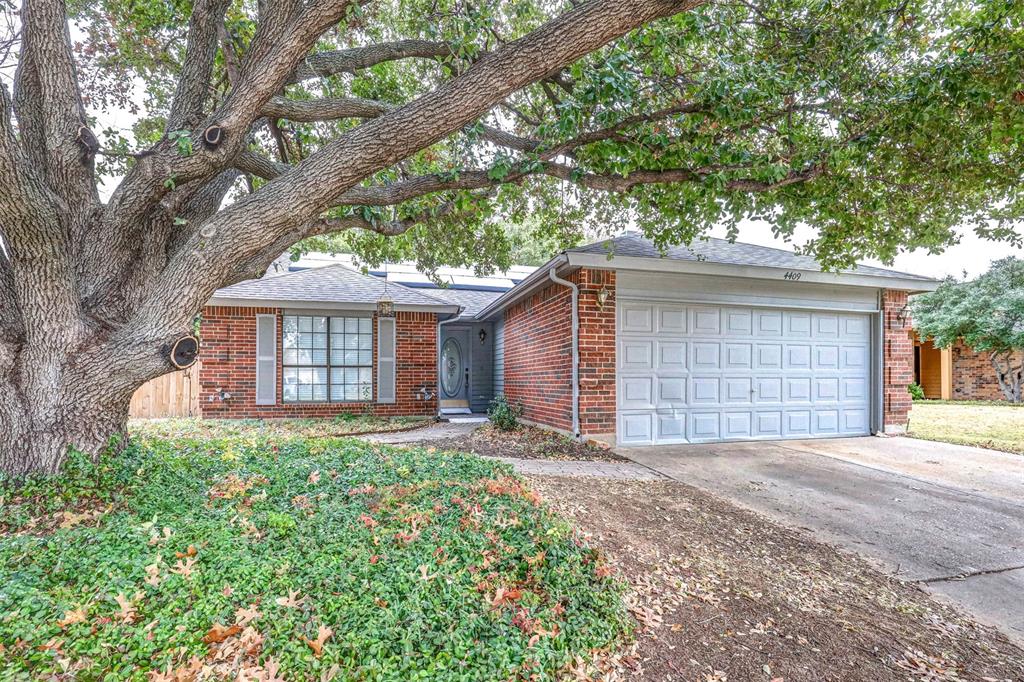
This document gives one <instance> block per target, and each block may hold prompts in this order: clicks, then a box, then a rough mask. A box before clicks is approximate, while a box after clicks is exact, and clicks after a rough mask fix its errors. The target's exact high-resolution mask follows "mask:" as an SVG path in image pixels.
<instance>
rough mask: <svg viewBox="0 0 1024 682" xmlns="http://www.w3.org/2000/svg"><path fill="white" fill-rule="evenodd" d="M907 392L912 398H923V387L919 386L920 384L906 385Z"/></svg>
mask: <svg viewBox="0 0 1024 682" xmlns="http://www.w3.org/2000/svg"><path fill="white" fill-rule="evenodd" d="M907 392H908V393H910V397H911V398H912V399H914V400H924V389H923V388H921V385H920V384H917V383H913V384H910V385H909V386H907Z"/></svg>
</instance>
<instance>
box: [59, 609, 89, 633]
mask: <svg viewBox="0 0 1024 682" xmlns="http://www.w3.org/2000/svg"><path fill="white" fill-rule="evenodd" d="M85 618H86V616H85V609H74V610H72V611H65V612H64V617H63V618H62V619H60V620H58V621H57V625H59V626H60V627H61V629H62V630H63V629H64V628H66V627H67V626H69V625H74V624H75V623H84V622H85Z"/></svg>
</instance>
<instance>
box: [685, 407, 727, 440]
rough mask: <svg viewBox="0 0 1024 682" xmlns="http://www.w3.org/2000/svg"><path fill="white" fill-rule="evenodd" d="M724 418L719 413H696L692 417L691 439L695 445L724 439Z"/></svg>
mask: <svg viewBox="0 0 1024 682" xmlns="http://www.w3.org/2000/svg"><path fill="white" fill-rule="evenodd" d="M721 422H722V416H721V413H719V412H694V413H692V414H691V415H690V438H689V440H690V441H692V442H695V443H699V442H702V441H711V440H721V439H722V424H721Z"/></svg>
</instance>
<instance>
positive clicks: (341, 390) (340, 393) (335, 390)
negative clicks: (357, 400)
mask: <svg viewBox="0 0 1024 682" xmlns="http://www.w3.org/2000/svg"><path fill="white" fill-rule="evenodd" d="M344 399H345V387H344V386H342V385H341V384H331V402H332V403H340V402H341V401H342V400H344Z"/></svg>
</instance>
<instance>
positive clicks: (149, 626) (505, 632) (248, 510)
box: [0, 436, 628, 680]
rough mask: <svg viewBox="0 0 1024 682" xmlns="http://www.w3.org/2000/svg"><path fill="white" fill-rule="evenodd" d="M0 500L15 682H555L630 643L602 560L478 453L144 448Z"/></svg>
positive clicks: (292, 444)
mask: <svg viewBox="0 0 1024 682" xmlns="http://www.w3.org/2000/svg"><path fill="white" fill-rule="evenodd" d="M0 496H2V503H0V642H2V643H3V644H4V647H5V651H4V654H3V656H0V678H2V679H21V678H26V679H27V678H35V679H38V678H45V677H50V676H70V677H74V678H75V679H79V680H100V679H102V680H121V679H131V680H143V679H146V675H147V673H149V672H152V671H160V672H161V673H163V674H167V673H169V672H173V671H175V670H177V669H180V668H181V667H182V666H185V665H187V664H188V662H189V661H190V660H192V659H193V657H195V658H196V659H197V660H199V661H202V662H204V663H206V664H210V665H219V666H222V667H221V668H220V670H221V671H222V672H224V673H225V674H226V675H228V676H230V677H231V678H232V679H233V678H234V676H236V675H237V671H238V670H241V669H245V670H249V671H252V670H254V669H256V667H265V666H273V665H279V666H280V667H279V672H278V674H279V675H280V676H282V677H285V678H287V679H321V675H329V674H330V673H331V671H332V670H333V671H334V672H335V674H336V676H335V677H334V679H336V680H413V679H422V680H426V679H429V680H479V679H513V678H526V677H531V676H534V677H531V679H538V680H550V679H555V677H556V676H557V674H558V673H559V671H560V670H563V669H564V668H565V666H566V665H567V664H569V663H570V662H571V661H573V660H574V658H575V657H576V656H577V655H581V656H584V657H586V656H587V653H588V652H589V651H591V650H593V649H597V648H602V647H607V646H610V645H612V644H614V643H615V642H617V641H619V640H620V639H621V638H622V637H624V636H625V635H626V634H627V632H628V626H627V622H628V619H627V617H626V615H625V613H624V610H623V606H622V601H621V597H622V592H621V587H620V585H619V584H618V583H617V582H615V581H614V580H613V579H611V578H608V577H607V571H606V570H599V569H601V568H602V567H601V561H600V557H599V556H598V554H597V553H596V552H595V551H594V550H593V549H591V548H590V547H588V546H587V544H586V543H585V542H584V541H583V540H582V539H581V538H580V537H579V536H577V535H576V533H575V532H574V531H573V530H572V528H571V527H569V526H568V525H567V523H566V522H565V521H564V520H562V519H561V518H559V517H558V516H556V515H554V514H553V513H552V512H551V511H549V510H548V509H547V508H546V507H545V506H544V505H543V504H540V503H539V500H538V499H537V497H536V496H535V495H534V494H533V493H532V492H531V491H530V490H528V489H527V488H525V487H524V485H523V483H522V481H520V480H519V479H517V478H515V477H513V476H511V471H510V469H509V468H508V467H507V466H506V465H503V464H500V463H496V462H490V461H486V460H483V459H481V458H478V457H475V456H471V455H465V454H459V453H449V452H432V451H428V450H424V449H407V450H403V449H394V448H388V447H383V446H376V445H370V444H367V443H364V442H361V441H356V440H351V439H301V438H292V439H288V438H284V439H268V438H261V437H244V436H243V437H235V438H224V439H212V440H200V439H188V438H180V439H156V438H145V439H138V440H136V441H133V442H132V443H131V444H130V445H129V447H128V448H127V449H126V450H125V451H123V452H122V453H121V454H120V455H118V456H106V457H104V458H102V459H101V460H100V461H99V462H98V463H96V464H93V463H91V462H89V461H88V460H87V459H85V458H83V457H79V456H72V457H71V458H70V459H69V461H68V464H67V467H66V468H65V470H64V472H63V473H62V474H61V476H60V477H58V478H55V479H49V480H42V479H40V480H30V481H28V482H25V483H24V484H23V485H21V486H20V487H18V488H15V487H13V486H11V485H8V486H6V487H4V488H0ZM147 578H148V579H149V580H148V581H147ZM119 600H120V602H119ZM239 609H246V610H248V611H249V613H250V614H252V613H256V614H257V615H256V616H254V617H252V619H251V621H249V622H246V623H245V625H246V627H251V628H252V631H251V632H250V631H242V632H239V631H237V630H236V631H234V632H232V631H230V630H225V629H226V628H230V627H231V626H232V625H233V624H235V623H237V622H239V621H244V620H245V618H244V614H243V616H239V614H238V610H239ZM218 624H219V626H223V628H222V629H221V630H220V631H218V630H217V627H218ZM324 628H326V629H329V634H327V636H326V637H324V636H323V634H324V633H325V632H326V630H324ZM239 630H242V628H239ZM225 631H227V632H232V634H229V635H226V636H224V637H223V641H219V640H218V636H217V633H218V632H221V633H222V634H223V632H225ZM253 633H255V635H253ZM256 635H258V637H259V640H260V642H259V645H258V646H255V647H253V648H251V649H250V650H248V651H243V650H242V649H243V648H242V647H240V646H239V645H238V642H239V641H240V640H242V639H243V638H244V637H250V639H251V638H252V637H253V636H256ZM318 635H319V639H320V640H322V641H320V642H319V643H320V645H321V650H320V651H319V653H318V651H317V648H316V647H315V646H314V645H315V644H316V643H317V642H318ZM204 637H206V638H207V639H206V641H204ZM247 641H248V640H247ZM240 652H241V653H240ZM225 666H226V667H225ZM156 679H161V678H159V677H157V678H156Z"/></svg>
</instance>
